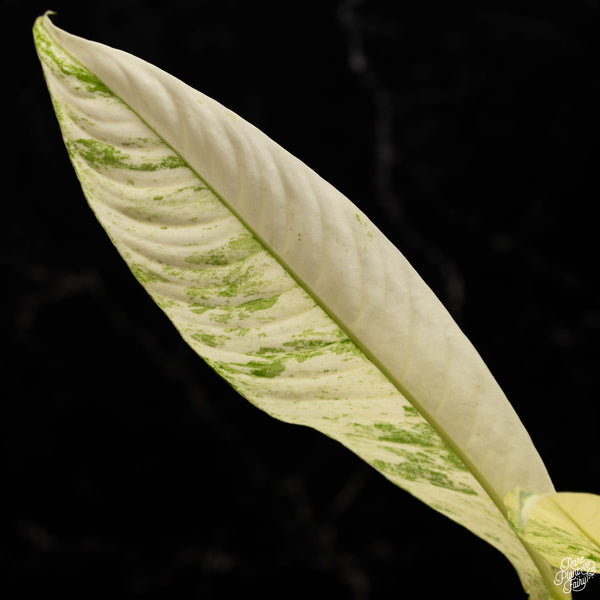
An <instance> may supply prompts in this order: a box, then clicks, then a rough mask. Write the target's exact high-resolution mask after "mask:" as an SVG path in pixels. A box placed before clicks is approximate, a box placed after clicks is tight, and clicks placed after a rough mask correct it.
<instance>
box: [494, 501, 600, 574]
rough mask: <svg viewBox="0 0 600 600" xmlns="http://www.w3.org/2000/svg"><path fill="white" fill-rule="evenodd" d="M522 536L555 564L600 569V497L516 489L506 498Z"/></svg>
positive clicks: (512, 518)
mask: <svg viewBox="0 0 600 600" xmlns="http://www.w3.org/2000/svg"><path fill="white" fill-rule="evenodd" d="M505 502H506V505H507V507H508V508H509V518H510V521H511V523H512V524H513V526H514V527H515V529H516V531H517V532H518V534H519V536H520V537H521V538H522V539H523V540H525V541H526V542H527V543H528V544H529V545H530V546H531V547H532V548H534V549H535V550H536V551H537V552H538V553H539V554H541V555H542V556H543V557H544V558H545V559H546V560H547V561H548V562H549V563H550V564H551V565H552V566H553V567H557V568H559V569H563V570H564V569H565V565H570V567H569V568H574V569H575V570H577V571H582V572H588V573H600V497H599V496H596V495H594V494H576V493H572V492H560V493H558V494H531V493H527V492H525V491H523V490H513V491H512V492H510V493H509V494H508V495H507V497H506V499H505Z"/></svg>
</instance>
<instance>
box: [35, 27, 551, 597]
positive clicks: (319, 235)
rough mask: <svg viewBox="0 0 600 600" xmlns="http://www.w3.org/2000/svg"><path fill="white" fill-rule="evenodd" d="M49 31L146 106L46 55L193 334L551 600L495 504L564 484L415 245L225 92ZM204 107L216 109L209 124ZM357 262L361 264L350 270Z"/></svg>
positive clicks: (110, 219) (95, 185)
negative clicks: (511, 489)
mask: <svg viewBox="0 0 600 600" xmlns="http://www.w3.org/2000/svg"><path fill="white" fill-rule="evenodd" d="M39 30H40V31H39V36H42V35H47V31H50V33H51V34H52V36H55V37H56V38H57V39H59V40H60V42H61V44H62V45H64V46H65V47H67V49H68V50H69V51H70V53H71V54H73V55H76V56H77V58H78V59H79V60H81V61H84V62H85V63H86V65H87V66H88V67H90V65H91V66H92V70H93V71H94V72H95V73H96V72H97V71H100V72H101V73H102V76H101V77H100V79H102V80H103V81H104V82H105V83H106V82H110V85H109V88H110V89H111V90H113V91H114V90H119V93H118V96H121V97H125V99H126V104H123V103H119V101H117V100H116V98H115V97H114V96H112V95H111V94H110V93H106V92H105V90H104V89H103V88H102V87H101V85H100V84H99V82H98V81H97V80H95V79H93V77H89V76H88V75H85V77H82V73H81V72H80V73H76V74H74V70H73V69H74V68H73V67H72V66H71V67H70V69H71V71H70V73H63V72H61V69H60V68H57V65H58V66H59V67H60V62H56V61H55V62H54V65H53V63H52V61H51V60H50V62H48V58H49V57H48V53H47V52H46V54H45V53H44V51H43V50H41V51H40V56H41V58H42V61H43V63H44V60H45V63H44V64H45V70H46V77H47V80H48V83H49V87H50V89H51V92H52V94H53V97H54V99H55V106H56V108H57V114H58V115H59V118H60V119H61V126H62V127H63V133H64V135H65V139H66V142H67V147H68V149H69V152H70V155H71V158H72V160H73V162H74V165H75V167H76V170H77V171H78V175H79V177H80V179H81V181H82V185H83V187H84V190H85V191H86V196H87V197H88V200H89V201H90V204H91V205H92V207H93V209H94V211H95V212H96V215H97V216H98V218H99V220H100V221H101V222H102V223H103V225H104V227H105V228H106V229H107V231H108V232H109V235H111V238H112V239H113V241H114V242H115V245H116V246H117V247H118V248H119V250H120V252H121V254H122V255H123V256H124V258H125V259H126V260H127V262H128V263H129V265H130V267H131V268H132V270H133V272H134V274H136V276H137V277H138V279H139V280H140V281H141V283H142V284H144V285H145V287H146V289H148V291H149V292H150V293H151V295H153V297H154V298H155V300H156V301H157V302H158V303H159V305H160V306H161V307H162V308H163V309H164V310H165V312H166V313H167V314H168V315H169V317H170V318H171V320H172V321H173V322H174V323H175V324H176V326H177V327H178V329H179V330H180V332H181V333H182V335H183V337H184V338H185V339H186V341H188V343H190V345H191V346H192V347H194V348H195V349H196V351H197V352H198V353H199V354H200V355H201V356H203V357H204V358H205V359H206V360H207V361H208V362H209V363H210V364H211V365H212V366H213V367H214V368H215V369H216V370H217V371H218V372H220V373H221V374H222V375H223V376H224V377H225V378H226V379H228V380H229V381H230V383H232V385H234V386H235V387H236V388H237V389H239V390H240V392H241V393H242V394H243V395H244V396H246V397H247V398H249V399H250V400H252V401H253V402H255V403H256V404H257V405H258V406H260V407H261V408H263V409H264V410H266V411H267V412H270V413H271V414H273V415H274V416H277V417H278V418H281V419H283V420H287V421H290V422H296V423H303V424H306V425H310V426H313V427H315V428H317V429H319V430H321V431H323V432H325V433H327V434H328V435H331V436H332V437H334V438H336V439H338V440H340V441H341V442H342V443H344V444H345V445H347V446H349V447H350V448H352V449H353V450H354V451H355V452H357V453H358V454H359V455H361V456H362V457H363V458H365V459H366V460H367V461H368V462H370V463H371V464H374V466H376V467H377V468H378V469H379V470H381V471H382V472H383V473H384V474H385V475H386V476H387V477H389V478H390V479H391V480H393V481H395V482H396V483H398V485H401V486H402V487H404V488H405V489H408V490H409V491H410V492H411V493H413V494H414V495H416V496H417V497H419V498H421V499H423V500H424V501H426V502H427V503H428V504H430V505H432V506H434V507H435V508H436V509H437V510H440V511H441V512H443V513H444V514H446V515H447V516H449V517H450V518H453V519H454V520H456V521H458V522H460V523H462V524H464V525H465V526H467V527H469V528H470V529H471V530H472V531H474V532H475V533H477V534H478V535H480V536H481V537H483V538H484V539H486V540H487V541H489V542H490V543H492V544H493V545H495V546H496V547H498V548H499V549H501V551H502V552H504V553H505V554H506V555H507V556H508V557H509V558H510V560H511V561H512V562H513V564H514V565H515V567H516V568H517V569H518V570H519V572H520V575H521V577H522V579H523V581H524V585H525V586H526V588H528V589H529V590H530V593H532V594H534V593H535V594H536V597H539V598H545V597H546V596H547V592H545V591H543V585H542V584H541V583H540V581H539V576H538V575H537V573H536V569H535V567H534V565H533V563H532V562H531V560H530V558H529V557H528V556H527V554H526V552H525V551H524V549H523V547H522V546H521V545H520V542H519V541H518V540H517V538H516V536H515V535H514V534H513V532H512V531H511V530H510V528H509V527H508V526H507V524H506V521H505V520H504V518H503V515H502V514H501V512H500V511H499V509H498V505H496V506H495V505H494V503H493V502H492V501H491V500H490V498H489V497H488V494H489V495H491V496H496V497H497V496H498V495H499V494H501V493H503V492H504V489H505V487H506V486H507V485H510V484H511V483H512V482H514V481H516V480H519V481H520V482H521V483H523V482H524V481H526V482H527V483H528V485H530V486H532V487H533V489H537V490H541V491H542V492H543V491H548V490H549V489H552V487H551V484H550V482H549V479H548V477H547V474H546V471H545V468H544V467H543V465H542V463H541V461H540V459H539V457H538V456H537V453H536V452H535V449H534V448H533V446H532V445H531V443H530V441H529V438H528V436H527V434H526V432H525V431H524V429H523V428H522V426H521V425H520V423H519V421H518V419H517V418H516V415H514V411H512V409H511V407H510V405H508V403H507V402H506V401H505V399H504V397H503V395H502V393H501V392H500V390H499V388H497V385H496V384H495V382H494V381H493V379H492V377H491V375H489V372H488V371H487V369H486V367H485V365H483V363H482V361H481V359H480V358H479V357H478V355H477V354H476V353H475V352H474V350H473V349H472V347H471V346H470V344H469V343H468V341H467V340H466V339H465V338H464V336H462V334H461V333H460V331H459V330H458V328H457V327H456V325H455V324H454V323H453V322H452V320H451V319H450V317H449V316H448V315H447V313H446V311H445V310H443V309H442V308H441V307H440V305H439V302H438V301H437V300H436V299H435V297H434V296H433V294H432V293H431V292H430V291H429V289H428V288H427V287H426V286H425V285H424V284H423V283H422V281H421V280H420V278H419V277H418V276H417V275H416V273H414V271H413V270H412V268H411V267H410V265H408V263H407V262H406V261H405V259H404V258H403V257H402V256H401V255H400V253H399V252H398V251H397V250H396V249H395V248H394V247H393V246H392V245H391V244H390V243H389V242H388V241H387V240H386V239H385V238H384V237H383V236H382V234H381V233H380V232H379V231H378V230H377V229H376V228H375V227H374V226H373V225H372V224H371V223H370V222H369V221H368V219H367V218H366V217H365V216H364V215H363V214H362V213H360V212H359V211H358V210H357V209H356V207H354V206H353V205H351V204H350V203H349V201H347V200H346V199H345V198H344V197H343V196H341V195H340V194H339V193H338V192H337V191H336V190H334V189H333V188H332V187H331V186H329V185H328V184H326V183H325V182H323V180H321V179H320V178H319V177H318V176H316V175H315V174H314V173H313V172H312V171H310V170H309V169H308V168H307V167H305V166H304V165H302V163H299V161H297V160H296V159H294V158H293V157H291V156H290V155H289V154H288V153H286V152H285V151H283V150H281V149H280V148H279V147H278V146H276V145H275V144H274V143H273V142H271V141H270V140H268V138H265V136H263V135H262V134H261V133H260V132H257V130H255V129H254V128H253V127H252V126H250V125H248V124H247V123H245V122H244V121H243V120H241V119H240V118H239V117H237V116H235V115H232V113H230V112H228V111H226V109H224V108H223V107H221V106H220V105H218V104H217V103H215V102H214V101H212V100H210V99H208V98H206V97H203V96H201V95H200V94H199V93H198V92H196V91H194V90H191V88H188V87H187V86H185V85H184V84H182V83H181V82H178V81H177V80H174V79H173V78H171V77H170V76H168V75H166V74H164V73H162V72H161V71H158V70H157V69H156V68H155V67H152V66H150V65H147V63H143V62H142V61H139V59H135V58H134V57H130V56H129V55H126V54H124V53H120V52H118V51H115V50H112V49H108V48H106V47H104V46H100V45H98V44H94V43H91V42H87V41H85V40H81V39H79V38H75V37H73V36H70V35H69V34H66V33H64V32H61V31H60V30H58V29H57V28H54V27H53V26H52V25H51V24H50V22H49V20H48V19H47V18H46V19H45V21H43V23H42V22H40V23H39ZM38 47H40V46H38ZM53 51H54V52H58V51H59V49H58V48H55V49H54V50H53ZM68 58H69V57H68V56H66V55H65V56H63V57H62V58H61V60H62V61H66V60H68ZM63 66H64V63H63ZM69 77H71V78H74V79H75V80H76V84H75V85H73V81H71V87H72V88H73V89H71V90H69V89H67V88H68V80H69ZM86 77H87V79H86ZM82 84H83V85H82ZM77 86H79V89H78V88H77ZM63 88H64V89H63ZM139 90H142V91H141V92H140V91H139ZM165 90H166V91H165ZM61 94H64V96H62V97H61ZM86 94H87V95H86ZM157 94H158V95H157ZM182 98H183V99H182ZM87 102H92V103H94V106H93V107H92V108H89V107H87V106H86V103H87ZM98 102H99V103H100V108H99V106H98ZM198 102H201V104H198ZM156 106H160V107H162V108H164V110H163V112H161V113H160V114H159V115H158V116H157V115H156V114H155V112H156V111H155V107H156ZM197 106H200V108H201V109H207V110H205V111H204V112H202V114H201V117H202V118H201V121H202V127H201V128H200V129H199V130H196V131H195V130H194V123H196V129H198V127H197V122H198V118H199V115H198V114H197V110H198V109H197ZM129 107H133V108H134V109H135V112H136V113H137V114H138V115H141V116H142V119H143V120H139V119H138V120H136V119H135V118H131V117H132V115H131V114H130V113H131V111H130V108H129ZM208 109H209V110H208ZM61 112H62V113H63V114H62V115H61ZM67 113H69V114H67ZM98 113H104V120H99V119H97V118H95V117H94V115H97V114H98ZM115 123H118V125H119V126H118V127H117V128H115ZM148 125H151V127H148ZM157 132H159V133H160V135H158V134H157ZM173 132H175V133H173ZM190 132H192V133H190ZM164 139H166V140H167V141H168V142H169V145H165V144H164V142H163V140H164ZM174 149H175V150H176V151H175V150H174ZM184 156H185V160H184V159H183V158H182V157H184ZM215 157H219V159H217V158H215ZM244 160H246V161H247V162H246V163H245V162H244ZM188 164H189V165H190V166H191V167H192V168H189V167H188V166H187V165H188ZM200 172H202V176H201V177H199V176H198V173H200ZM206 173H208V176H207V175H206ZM207 182H210V185H208V184H207ZM212 189H217V190H218V191H219V195H220V198H219V197H217V196H215V195H214V194H213V193H212ZM299 190H301V191H302V193H301V194H300V196H301V197H299V196H298V194H299ZM307 190H308V193H306V191H307ZM222 198H227V207H224V206H223V203H222V202H221V199H222ZM257 199H259V200H260V202H257V201H256V200H257ZM175 208H176V209H177V210H176V211H175ZM228 208H229V209H233V213H234V214H235V215H237V216H238V217H240V220H237V219H235V217H234V214H232V213H231V212H230V211H229V210H228ZM199 215H202V218H201V219H199ZM290 232H291V233H290ZM252 233H257V234H258V237H259V239H260V242H258V241H257V240H255V239H254V238H253V237H252V235H251V234H252ZM262 244H264V245H265V246H268V247H269V250H270V252H267V251H266V250H265V248H264V247H263V245H262ZM367 249H368V251H365V250H367ZM348 254H350V257H351V258H350V259H348V262H349V263H350V264H352V265H354V267H353V269H352V271H351V272H350V273H348V272H347V271H346V270H344V269H343V268H341V262H340V257H343V258H344V259H346V256H348ZM273 255H274V256H273ZM282 265H285V266H286V267H288V270H289V273H288V272H286V270H285V269H284V268H283V267H282ZM290 273H291V274H292V275H293V277H292V276H290ZM257 274H260V275H259V276H257ZM257 277H258V278H257ZM298 282H301V283H302V284H303V285H302V286H301V285H298ZM307 289H308V290H310V294H309V293H307ZM382 290H383V294H384V298H383V302H382V299H381V298H380V296H381V294H382ZM356 292H359V293H358V294H357V293H356ZM315 299H316V300H317V302H315ZM323 307H325V308H326V309H327V312H325V311H324V310H323ZM328 313H329V314H328ZM331 316H333V317H334V319H335V321H336V322H337V324H342V325H343V328H344V330H345V332H344V331H342V330H340V328H339V327H337V324H336V322H334V321H332V319H331V318H330V317H331ZM347 333H348V334H349V336H350V337H349V336H348V335H346V334H347ZM265 339H268V340H269V341H268V345H265V343H264V340H265ZM355 342H357V343H358V344H359V345H360V348H361V349H362V350H364V351H365V352H366V353H367V355H368V356H366V355H365V354H364V353H363V352H362V351H361V349H359V348H358V347H357V345H356V344H355ZM443 350H445V353H444V351H443ZM369 358H371V359H372V361H370V360H369ZM394 361H397V362H394ZM446 362H450V363H452V364H451V365H448V364H446ZM423 372H426V373H428V377H426V378H423V375H422V373H423ZM419 373H420V376H419ZM386 375H387V377H386ZM340 378H342V381H341V382H340ZM299 381H301V383H302V386H304V387H302V388H299V384H298V382H299ZM401 382H402V383H401ZM407 390H410V391H407ZM465 391H466V392H467V394H466V395H467V399H466V400H465ZM342 392H343V396H342V395H341V393H342ZM469 395H475V396H477V401H476V402H475V403H473V402H471V401H470V399H469V397H468V396H469ZM415 397H418V398H419V401H417V400H416V399H415ZM315 399H316V400H317V402H315ZM409 399H410V401H411V402H412V403H413V404H415V405H416V406H417V407H418V408H419V409H420V410H422V412H424V413H425V414H427V415H428V416H429V418H430V419H431V420H432V421H433V422H435V423H436V425H437V428H438V431H439V430H442V431H443V432H444V439H445V441H446V443H444V441H442V440H441V439H440V438H439V436H438V435H437V433H436V432H435V431H434V430H433V429H432V427H431V425H430V424H428V423H427V422H426V421H424V420H423V419H422V417H421V416H419V415H418V414H415V413H414V412H411V411H414V409H413V408H412V406H411V403H410V402H409V401H408V400H409ZM440 399H441V400H440ZM307 403H309V404H310V406H309V407H308V408H307ZM424 407H425V408H424ZM455 413H458V414H455ZM473 417H474V418H475V421H474V420H473ZM448 443H449V444H450V445H451V446H452V449H454V450H458V451H459V452H460V453H461V457H462V458H463V459H465V460H466V462H467V464H469V466H470V467H471V468H472V470H473V471H475V472H476V473H477V476H478V477H479V480H480V482H483V484H484V486H485V490H484V489H483V488H482V487H481V485H480V483H479V482H478V481H476V480H475V478H474V477H473V475H472V473H469V472H468V471H466V469H465V468H464V466H462V465H460V464H458V463H457V461H456V460H455V458H454V454H453V452H452V451H451V449H450V448H449V447H448V445H447V444H448ZM490 446H491V447H492V448H493V455H492V456H490V452H489V447H490ZM516 456H518V457H519V459H518V460H515V457H516ZM496 502H497V498H496ZM536 589H537V591H536ZM557 597H558V596H557Z"/></svg>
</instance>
